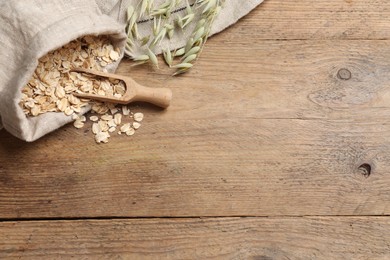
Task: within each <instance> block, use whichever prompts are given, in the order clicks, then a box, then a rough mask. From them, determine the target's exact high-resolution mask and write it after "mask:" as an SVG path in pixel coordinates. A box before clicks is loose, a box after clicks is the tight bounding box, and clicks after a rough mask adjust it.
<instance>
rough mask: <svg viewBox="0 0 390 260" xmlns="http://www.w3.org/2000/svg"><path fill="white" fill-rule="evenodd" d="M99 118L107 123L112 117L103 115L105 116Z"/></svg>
mask: <svg viewBox="0 0 390 260" xmlns="http://www.w3.org/2000/svg"><path fill="white" fill-rule="evenodd" d="M100 118H101V119H103V120H105V121H109V120H112V115H108V114H105V115H102V116H101V117H100Z"/></svg>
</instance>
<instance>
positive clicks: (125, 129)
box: [120, 123, 131, 133]
mask: <svg viewBox="0 0 390 260" xmlns="http://www.w3.org/2000/svg"><path fill="white" fill-rule="evenodd" d="M130 128H131V124H130V123H126V124H124V125H122V126H121V128H120V130H121V132H122V133H126V132H127V131H128V130H129V129H130Z"/></svg>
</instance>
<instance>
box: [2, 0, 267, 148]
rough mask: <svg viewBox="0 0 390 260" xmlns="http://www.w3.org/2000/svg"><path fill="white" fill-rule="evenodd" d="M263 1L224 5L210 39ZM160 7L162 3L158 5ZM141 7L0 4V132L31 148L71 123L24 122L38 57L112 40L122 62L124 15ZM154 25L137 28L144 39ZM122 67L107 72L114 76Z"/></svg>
mask: <svg viewBox="0 0 390 260" xmlns="http://www.w3.org/2000/svg"><path fill="white" fill-rule="evenodd" d="M262 1H263V0H250V1H239V0H230V1H229V0H226V1H225V4H224V7H223V9H222V11H221V13H220V14H219V16H218V17H217V18H216V20H215V23H214V25H213V28H212V31H211V32H212V34H214V33H217V32H220V31H222V30H223V29H225V28H226V27H228V26H229V25H231V24H234V23H235V22H236V21H237V20H238V19H240V18H241V17H242V16H244V15H246V14H247V13H249V12H250V11H251V10H252V9H253V8H255V7H256V6H257V5H258V4H260V3H261V2H262ZM159 2H163V1H158V0H156V3H159ZM190 2H191V1H190ZM192 2H193V1H192ZM138 3H139V0H53V1H47V0H12V1H6V0H0V24H1V26H0V53H1V55H0V129H1V128H3V127H4V128H5V129H6V130H7V131H9V132H10V133H11V134H13V135H14V136H16V137H18V138H20V139H23V140H26V141H29V142H31V141H34V140H37V139H38V138H40V137H42V136H44V135H45V134H47V133H49V132H51V131H53V130H55V129H57V128H59V127H61V126H63V125H65V124H67V123H69V122H71V121H72V119H71V117H69V116H66V115H64V114H63V113H46V114H43V115H40V116H38V117H26V116H25V114H24V113H23V111H22V109H21V108H20V107H19V105H18V103H19V100H20V97H21V89H22V87H23V86H24V85H25V84H26V83H27V82H28V81H29V79H30V78H31V76H32V74H33V73H34V70H35V68H36V66H37V64H38V59H39V58H40V57H42V56H44V55H46V54H47V53H48V52H50V51H52V50H55V49H57V48H60V47H61V46H63V45H65V44H67V43H68V42H70V41H72V40H74V39H76V38H78V37H81V36H84V35H109V36H110V38H111V39H112V42H113V44H114V45H115V46H117V47H119V48H120V49H121V50H122V56H123V50H124V45H125V42H126V34H125V31H124V30H125V28H124V27H125V26H124V25H125V24H124V21H125V19H126V10H127V7H128V6H129V5H130V4H132V5H137V4H138ZM183 12H184V11H183ZM150 22H151V21H143V22H140V23H139V31H140V34H141V35H142V34H146V33H147V30H150V26H151V25H150ZM185 37H186V35H179V36H176V38H174V39H173V40H172V41H170V42H168V41H166V42H163V43H162V46H168V47H169V48H171V49H175V48H180V47H182V46H184V44H185V42H186V40H187V39H186V38H185ZM159 52H161V50H156V53H159ZM118 63H119V62H117V63H116V64H113V66H112V67H111V68H109V70H111V71H115V69H116V67H117V66H118ZM87 110H88V108H85V109H84V111H83V112H86V111H87Z"/></svg>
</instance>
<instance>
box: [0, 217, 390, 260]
mask: <svg viewBox="0 0 390 260" xmlns="http://www.w3.org/2000/svg"><path fill="white" fill-rule="evenodd" d="M389 234H390V221H389V218H388V217H386V218H376V217H372V218H366V217H357V218H283V219H279V218H275V219H267V218H224V219H142V220H140V219H135V220H100V221H93V220H83V221H39V222H35V221H33V222H22V223H20V222H9V223H0V238H3V239H0V258H2V259H59V258H61V259H69V258H74V259H252V260H260V259H261V260H270V259H388V258H389V257H390V235H389Z"/></svg>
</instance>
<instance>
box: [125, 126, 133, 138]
mask: <svg viewBox="0 0 390 260" xmlns="http://www.w3.org/2000/svg"><path fill="white" fill-rule="evenodd" d="M134 134H135V130H134V129H133V128H130V129H129V130H127V131H126V135H129V136H130V135H134Z"/></svg>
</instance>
